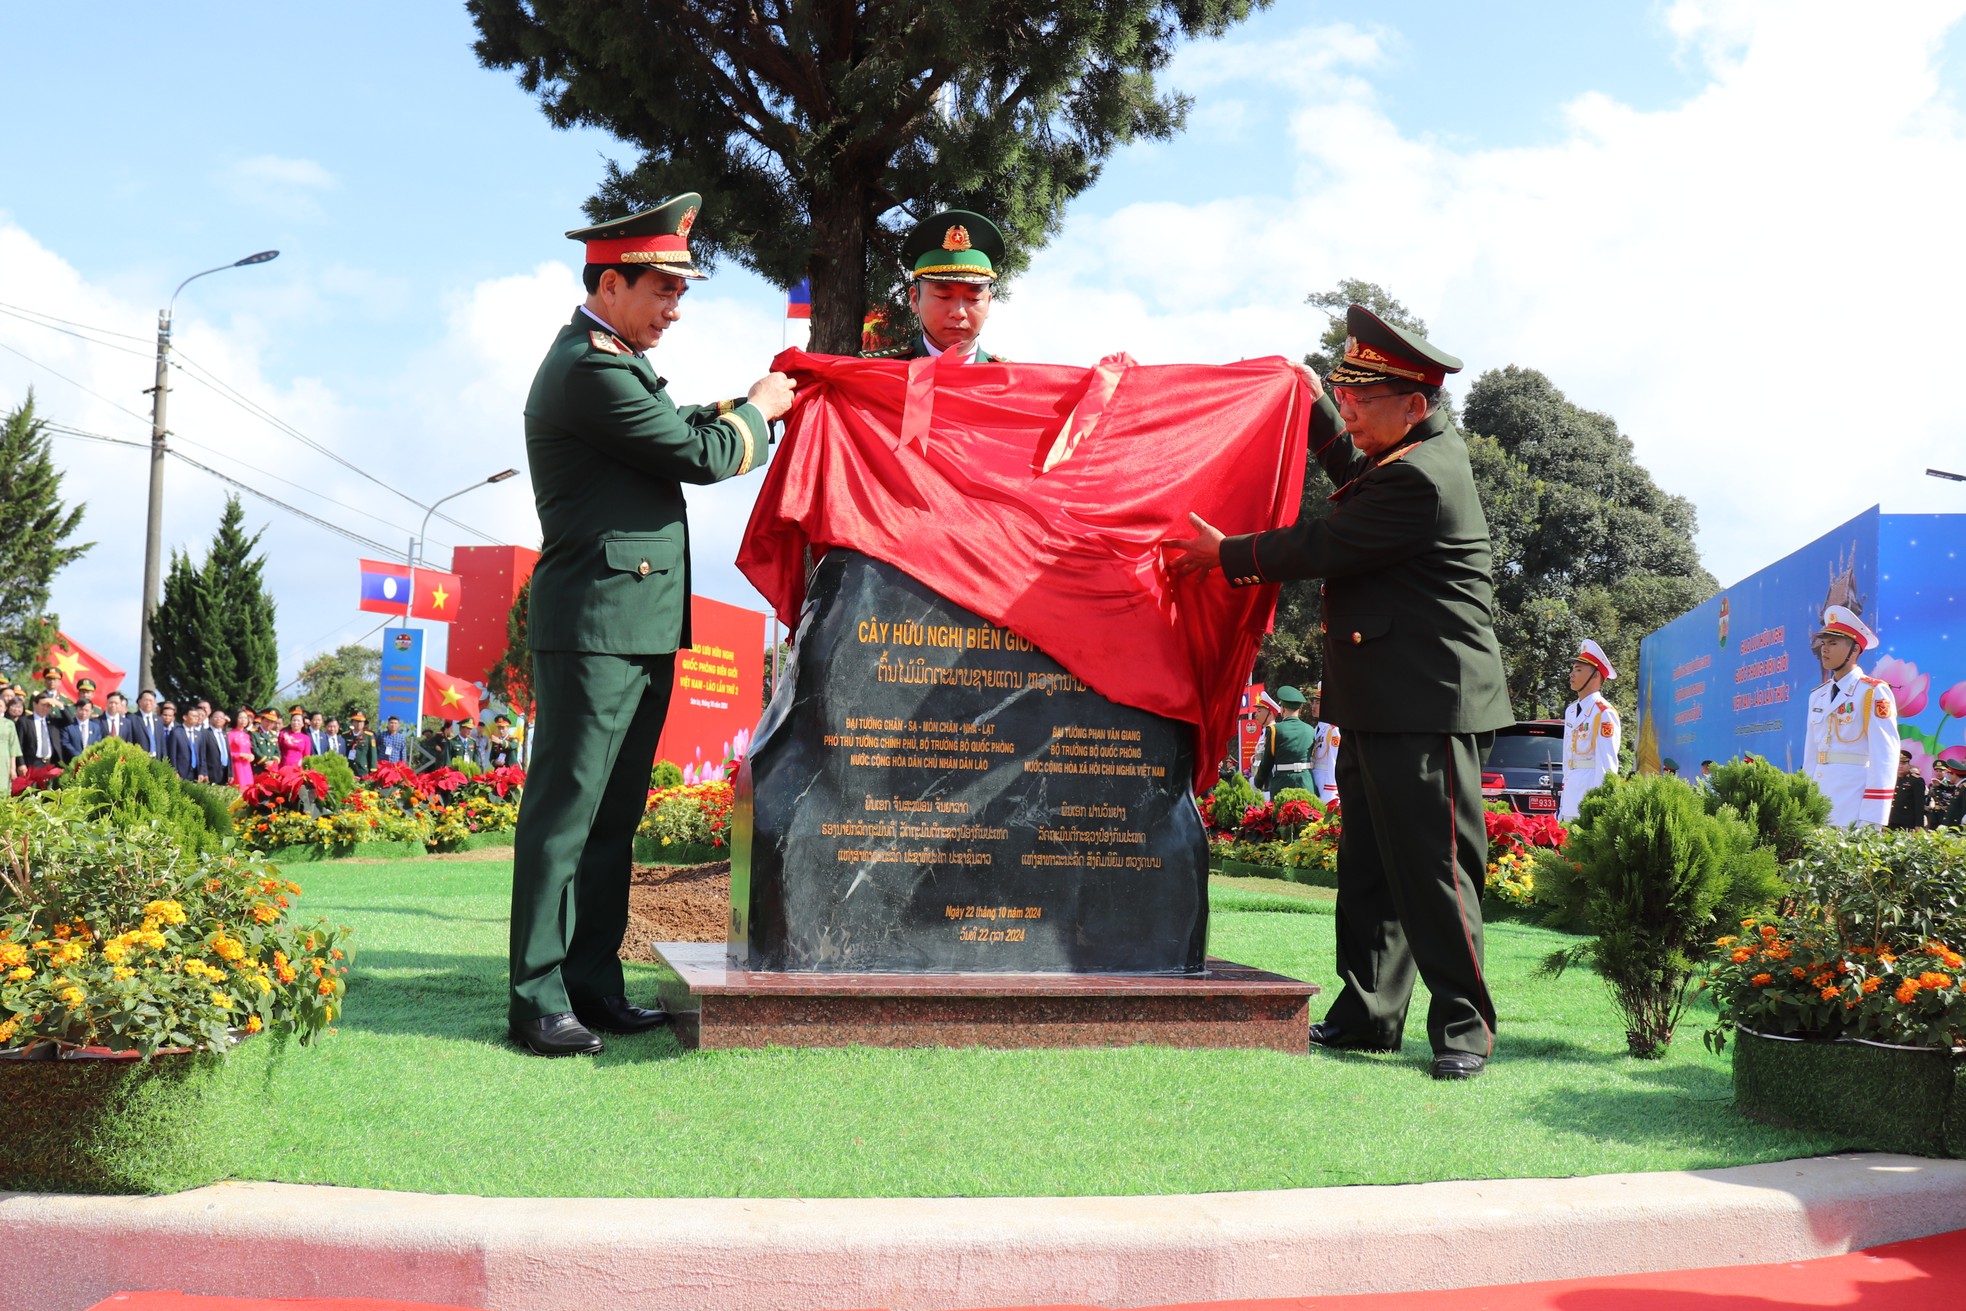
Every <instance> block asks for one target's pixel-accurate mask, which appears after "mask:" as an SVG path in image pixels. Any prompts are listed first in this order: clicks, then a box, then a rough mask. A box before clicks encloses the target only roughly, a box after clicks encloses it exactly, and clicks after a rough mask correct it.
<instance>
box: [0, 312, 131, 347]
mask: <svg viewBox="0 0 1966 1311" xmlns="http://www.w3.org/2000/svg"><path fill="white" fill-rule="evenodd" d="M0 314H5V315H6V316H7V317H8V318H11V319H19V320H20V321H21V322H22V323H26V324H30V325H32V326H33V327H36V328H46V329H48V330H49V331H50V332H61V333H66V334H67V335H68V336H71V337H74V338H75V339H77V340H78V341H86V342H87V343H89V345H91V346H101V347H104V348H105V349H108V350H113V351H121V352H123V354H125V355H135V356H137V357H138V358H140V359H142V358H148V357H149V356H150V355H151V353H152V352H151V351H149V350H138V349H137V348H136V347H134V346H118V345H117V344H116V343H115V342H113V341H98V340H97V339H96V338H94V337H91V336H89V335H88V334H87V333H84V332H77V331H75V330H74V329H73V328H63V327H58V326H56V325H55V324H53V323H43V322H42V321H41V320H40V319H36V318H31V317H29V315H27V314H23V313H21V312H19V311H17V310H14V309H11V308H9V307H8V306H5V305H0ZM98 331H100V329H98ZM153 349H154V348H153Z"/></svg>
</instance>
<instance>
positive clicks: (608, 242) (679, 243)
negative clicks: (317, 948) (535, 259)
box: [567, 191, 710, 278]
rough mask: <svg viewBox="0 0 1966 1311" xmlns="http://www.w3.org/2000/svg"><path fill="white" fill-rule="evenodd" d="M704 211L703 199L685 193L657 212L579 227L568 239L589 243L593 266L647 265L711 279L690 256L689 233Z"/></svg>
mask: <svg viewBox="0 0 1966 1311" xmlns="http://www.w3.org/2000/svg"><path fill="white" fill-rule="evenodd" d="M702 208H703V197H701V196H699V195H697V194H696V193H695V192H694V191H685V192H684V193H683V194H682V195H680V196H676V197H674V198H672V199H669V200H665V201H663V202H662V203H661V204H660V205H657V206H656V207H655V208H654V209H645V210H643V211H642V212H641V213H639V214H630V215H628V216H627V217H626V218H618V219H609V220H608V221H607V222H605V223H596V224H595V225H594V226H593V227H591V228H575V229H574V230H573V231H572V232H569V233H567V236H569V237H570V238H572V239H573V240H575V241H581V242H585V243H586V244H587V262H588V263H589V264H647V265H649V266H650V267H652V268H655V269H659V270H661V271H662V272H664V273H673V274H675V275H676V276H677V277H679V278H707V277H709V276H710V275H709V274H707V273H705V272H704V271H703V270H702V269H700V268H698V267H696V261H695V260H694V259H693V258H692V257H691V255H690V253H689V230H690V229H691V228H693V227H695V226H696V215H697V211H698V210H700V209H702Z"/></svg>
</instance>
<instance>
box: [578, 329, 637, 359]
mask: <svg viewBox="0 0 1966 1311" xmlns="http://www.w3.org/2000/svg"><path fill="white" fill-rule="evenodd" d="M587 342H588V344H589V345H591V346H592V347H593V348H594V349H595V350H597V351H606V352H607V353H608V354H610V355H627V354H630V351H629V350H628V348H627V347H626V346H623V345H622V344H621V343H620V342H619V341H617V340H616V339H615V337H614V335H613V334H612V333H606V332H601V331H599V330H598V329H597V330H595V331H593V332H590V333H588V334H587Z"/></svg>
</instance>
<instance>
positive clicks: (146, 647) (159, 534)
mask: <svg viewBox="0 0 1966 1311" xmlns="http://www.w3.org/2000/svg"><path fill="white" fill-rule="evenodd" d="M279 254H280V252H279V251H277V250H262V251H260V252H259V253H258V254H257V255H248V256H246V258H244V259H239V260H234V261H232V262H231V263H230V264H221V265H219V266H218V267H217V268H211V269H206V270H205V271H204V273H194V274H192V275H191V276H190V277H188V278H186V279H185V280H184V281H183V282H180V283H178V284H177V291H174V292H172V293H171V299H170V301H169V302H168V303H167V304H166V305H165V306H164V308H163V309H161V310H158V311H157V383H156V385H155V386H154V387H152V388H151V389H150V510H149V514H148V516H147V517H146V519H145V521H144V529H143V620H142V631H141V632H140V633H138V635H137V690H138V691H139V692H142V691H145V690H147V689H148V688H149V687H150V686H151V681H150V657H151V654H152V652H153V650H154V649H155V643H156V638H157V633H156V618H157V593H158V588H159V584H160V583H161V581H162V579H161V577H160V575H161V573H162V556H163V546H164V451H165V446H164V438H165V436H166V430H165V428H164V413H165V398H166V397H167V396H169V395H170V391H171V388H170V376H171V311H173V310H174V309H176V308H177V298H178V292H181V291H183V290H184V289H185V288H186V287H188V286H190V285H191V284H192V283H193V282H195V281H197V280H198V279H199V278H202V277H204V276H205V274H207V273H223V272H225V270H227V269H242V268H245V267H246V266H247V265H248V264H264V263H266V262H267V261H268V260H270V259H276V258H278V257H279Z"/></svg>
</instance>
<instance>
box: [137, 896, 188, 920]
mask: <svg viewBox="0 0 1966 1311" xmlns="http://www.w3.org/2000/svg"><path fill="white" fill-rule="evenodd" d="M143 913H144V916H145V917H146V918H150V919H156V920H159V921H161V922H162V923H165V924H182V923H184V907H182V906H180V905H178V904H177V903H176V902H175V901H153V902H151V903H150V904H149V905H147V906H145V907H144V908H143Z"/></svg>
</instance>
